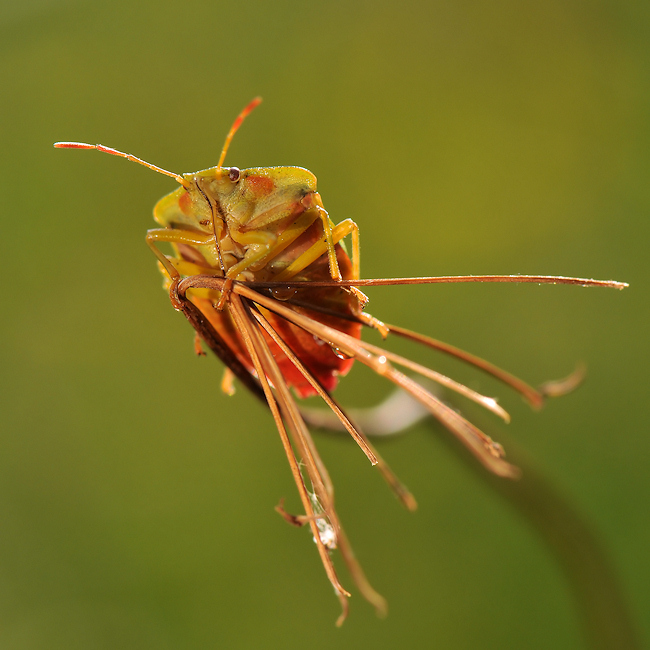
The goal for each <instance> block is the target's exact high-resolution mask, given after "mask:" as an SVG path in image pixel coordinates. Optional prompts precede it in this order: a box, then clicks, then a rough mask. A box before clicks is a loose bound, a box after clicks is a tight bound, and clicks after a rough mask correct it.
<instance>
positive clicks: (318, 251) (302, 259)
mask: <svg viewBox="0 0 650 650" xmlns="http://www.w3.org/2000/svg"><path fill="white" fill-rule="evenodd" d="M350 233H352V274H353V276H354V277H353V279H354V280H356V279H358V278H359V226H357V224H356V223H354V221H352V219H345V221H341V223H339V224H338V225H337V226H336V227H335V228H334V229H333V230H332V242H333V246H336V244H338V243H339V242H340V241H341V240H342V239H343V238H344V237H346V236H347V235H349V234H350ZM355 242H356V243H355ZM324 253H328V254H329V247H328V244H327V241H326V240H324V239H320V240H319V241H317V242H316V243H315V244H313V245H312V246H310V247H309V248H308V249H307V250H306V251H305V252H304V253H303V254H302V255H300V256H298V257H297V258H296V259H295V260H294V261H293V262H292V263H291V264H289V266H287V268H286V269H284V271H282V272H281V273H279V274H278V275H277V276H275V277H274V278H273V279H274V280H275V281H278V282H282V281H283V280H290V279H291V278H292V277H293V276H294V275H296V274H297V273H300V271H302V270H303V269H304V268H306V267H308V266H309V265H310V264H311V263H312V262H315V261H316V260H317V259H318V258H319V257H320V256H321V255H323V254H324ZM330 267H331V265H330ZM337 268H338V264H337ZM333 279H335V280H336V278H333ZM339 279H340V278H339Z"/></svg>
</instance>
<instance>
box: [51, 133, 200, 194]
mask: <svg viewBox="0 0 650 650" xmlns="http://www.w3.org/2000/svg"><path fill="white" fill-rule="evenodd" d="M54 147H55V148H56V149H96V150H97V151H101V152H102V153H110V154H112V155H113V156H119V157H120V158H126V159H127V160H130V161H131V162H135V163H138V164H139V165H144V166H145V167H148V168H149V169H153V171H155V172H158V173H159V174H164V175H165V176H169V177H170V178H173V179H175V180H176V181H178V182H179V183H180V184H181V185H182V186H183V187H184V188H185V189H188V188H189V183H188V181H186V180H185V179H184V178H183V177H182V176H180V175H179V174H175V173H174V172H168V171H167V170H166V169H163V168H162V167H158V165H152V164H151V163H148V162H147V161H146V160H142V158H136V156H133V155H132V154H130V153H124V152H123V151H118V150H117V149H112V148H111V147H105V146H104V145H103V144H86V143H85V142H55V143H54Z"/></svg>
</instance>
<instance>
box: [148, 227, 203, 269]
mask: <svg viewBox="0 0 650 650" xmlns="http://www.w3.org/2000/svg"><path fill="white" fill-rule="evenodd" d="M212 240H213V237H212V235H201V234H199V233H196V232H192V231H190V230H171V229H169V228H154V229H152V230H148V231H147V236H146V242H147V246H149V248H151V250H152V251H153V253H154V255H155V256H156V257H157V258H158V259H159V260H160V263H161V264H162V265H163V266H164V267H165V270H166V271H167V274H168V275H169V277H170V279H171V280H178V279H179V278H180V274H179V272H178V271H177V269H176V267H175V266H174V264H173V262H172V261H171V260H170V259H169V258H168V257H167V256H166V255H165V254H164V253H163V252H162V251H161V250H160V249H159V248H158V246H156V243H157V242H170V243H173V244H190V245H193V246H200V245H203V244H210V243H211V242H212Z"/></svg>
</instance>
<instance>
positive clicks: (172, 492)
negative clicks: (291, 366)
mask: <svg viewBox="0 0 650 650" xmlns="http://www.w3.org/2000/svg"><path fill="white" fill-rule="evenodd" d="M649 6H650V5H648V3H647V2H646V1H643V0H639V1H637V2H635V1H632V0H623V1H620V0H602V1H592V2H585V1H581V0H569V1H561V0H551V1H547V2H543V3H519V2H516V1H514V0H497V1H496V2H474V3H471V2H470V3H458V2H453V1H451V0H443V1H435V2H423V1H421V2H417V1H415V0H406V1H404V2H399V3H398V2H387V1H383V0H373V1H372V2H370V1H359V2H348V1H342V0H330V1H329V2H296V1H295V0H279V1H276V2H272V3H271V2H262V1H259V0H250V1H249V2H225V1H221V2H199V1H190V2H187V3H178V2H170V1H168V0H158V1H157V2H150V1H147V2H138V1H137V0H136V2H122V1H121V0H117V1H115V2H112V3H106V4H103V3H94V2H92V3H91V2H82V1H74V0H67V1H66V0H28V1H27V0H24V1H23V2H21V3H8V2H6V3H3V4H2V5H1V6H0V52H1V58H0V66H1V67H0V80H1V89H2V90H1V92H0V151H1V158H0V164H1V165H2V169H1V173H0V178H1V180H0V183H1V184H2V197H3V198H2V212H1V215H2V216H1V217H0V218H1V223H2V239H3V251H4V253H3V254H4V258H3V259H4V262H3V270H4V274H3V275H4V282H3V285H4V292H3V293H4V297H3V300H2V305H1V307H0V309H1V321H0V325H1V328H2V329H1V331H0V336H1V340H2V345H1V347H0V382H1V383H0V390H1V393H0V418H1V420H0V422H1V427H2V431H1V435H0V647H1V648H7V649H11V650H23V649H25V650H27V649H30V650H31V649H41V648H43V649H50V648H56V649H58V648H66V649H70V648H83V649H90V648H102V649H103V648H106V649H109V648H117V647H120V648H157V649H167V648H174V649H176V648H184V649H185V648H187V649H195V648H263V647H274V648H298V647H300V648H302V647H312V648H331V647H337V648H361V647H376V648H394V647H438V648H550V647H553V648H581V647H585V646H584V645H583V641H582V637H581V631H580V625H579V621H578V617H577V614H576V605H575V601H574V600H573V598H572V596H571V592H570V588H569V585H568V582H567V579H566V577H565V575H564V574H563V573H562V571H561V570H560V568H559V566H558V564H557V562H556V561H555V560H554V559H553V557H552V556H551V554H550V553H549V551H548V549H547V547H546V546H545V545H544V543H543V542H542V540H541V538H540V536H539V535H538V534H537V533H536V532H535V531H534V530H533V529H532V528H531V527H530V525H529V523H528V521H527V520H526V518H525V517H523V516H522V515H521V514H519V513H518V512H517V511H516V510H515V509H513V508H512V506H510V505H508V503H507V502H506V501H505V500H504V499H503V497H502V496H501V495H500V494H499V493H498V492H497V491H495V490H494V489H492V487H490V485H489V484H486V483H485V482H484V481H483V480H481V478H480V476H479V475H478V474H477V473H476V472H475V471H474V469H473V468H472V467H471V466H468V465H466V464H465V463H464V462H463V460H462V458H461V457H460V456H458V455H457V454H455V453H454V452H453V451H452V450H451V449H450V448H449V447H448V445H446V444H445V442H444V438H445V436H446V434H444V433H443V432H441V431H440V430H439V429H438V428H437V427H435V426H432V425H430V424H428V423H425V424H423V425H421V426H419V427H416V428H415V429H414V430H412V431H411V432H409V434H408V435H406V436H403V437H401V438H399V439H395V440H393V441H390V442H385V443H382V444H381V445H380V450H381V452H382V454H383V455H384V456H385V457H386V458H387V459H388V460H389V462H390V463H391V464H392V466H393V468H394V469H395V471H396V472H397V473H398V474H399V475H400V477H401V478H402V479H403V480H404V481H405V482H406V483H407V484H408V485H409V486H410V488H411V489H412V490H413V492H414V493H415V495H416V496H417V498H418V501H419V505H420V508H419V510H418V512H417V513H415V514H409V513H407V512H405V511H403V510H402V509H400V507H399V506H398V504H397V503H396V502H395V500H394V499H393V497H392V496H391V495H390V493H389V492H388V490H386V488H385V487H384V486H383V485H382V482H381V480H380V478H379V476H378V475H377V473H376V472H374V471H373V470H372V468H371V467H370V466H369V465H368V463H367V462H366V461H365V459H364V457H363V456H362V454H361V453H360V451H359V450H358V449H357V448H355V446H354V444H352V443H350V442H349V441H347V440H344V439H343V438H337V437H332V436H327V435H319V436H318V437H317V443H318V445H319V448H320V449H321V451H322V454H323V456H324V458H325V461H326V462H327V464H328V466H329V468H330V471H331V473H332V476H333V479H334V481H335V484H336V487H337V501H338V505H339V510H340V514H341V517H342V519H343V521H344V522H345V523H346V524H347V529H348V533H349V535H350V537H351V539H352V541H353V544H354V546H355V549H356V551H357V554H358V557H359V558H360V560H361V562H362V563H363V565H364V567H365V568H366V571H367V573H368V575H369V577H370V579H371V581H372V582H373V584H374V585H375V586H376V587H377V589H378V590H379V591H380V592H381V593H383V594H384V595H385V596H386V597H387V598H388V600H389V603H390V608H391V611H390V614H389V616H388V618H387V619H385V620H378V619H377V618H376V617H375V615H374V612H373V611H372V609H371V608H370V607H369V606H368V605H367V604H366V603H365V602H364V601H363V600H362V599H361V597H360V596H359V595H358V593H357V592H354V596H353V599H352V601H351V610H352V611H351V617H350V619H349V620H348V621H347V623H346V624H345V625H344V627H343V628H342V629H336V628H335V627H334V625H333V624H334V620H335V618H336V616H337V615H338V606H337V602H336V600H335V598H333V596H332V593H331V587H330V586H329V584H328V583H327V580H326V579H325V576H324V574H323V571H322V568H321V567H320V565H319V560H318V557H317V554H316V552H315V549H314V548H313V544H312V542H311V541H310V535H309V533H308V532H307V531H297V530H295V529H293V528H290V527H289V526H287V525H286V524H284V523H283V522H282V521H281V520H280V518H279V517H278V516H277V515H276V514H275V513H274V511H273V506H274V505H275V504H276V503H277V502H278V500H279V498H280V497H283V496H285V497H287V499H288V501H287V503H288V506H289V507H290V508H291V509H294V510H297V509H298V499H297V497H296V495H295V488H294V487H293V485H292V480H291V476H290V473H289V470H288V467H287V465H286V461H285V459H284V458H283V452H282V449H281V446H280V443H279V440H278V437H277V434H276V433H275V432H274V428H273V423H272V421H271V418H270V416H269V414H268V413H267V412H266V411H265V410H264V409H263V408H262V406H261V405H259V404H258V403H257V402H256V401H255V400H254V399H253V398H252V397H251V396H249V395H247V394H246V393H245V392H244V391H243V390H240V391H239V392H238V394H237V395H236V396H235V397H234V398H227V397H225V396H224V395H222V394H221V392H220V390H219V381H220V375H221V369H220V364H219V363H218V362H217V361H216V360H215V359H212V358H208V359H197V358H196V357H195V356H194V355H193V354H192V336H191V331H190V328H189V326H188V324H187V323H186V322H185V321H184V319H183V317H182V315H180V314H177V313H175V312H174V311H173V310H172V308H171V307H170V305H169V301H168V300H167V298H166V297H165V294H164V293H163V292H162V291H161V288H160V283H161V281H160V277H159V274H158V271H157V270H156V266H155V263H154V260H153V258H152V255H151V254H150V252H149V251H148V250H147V248H146V246H145V244H144V232H145V230H146V229H147V228H148V227H151V225H152V220H151V209H152V206H153V204H154V202H155V201H156V200H157V199H158V198H159V197H160V196H161V195H163V194H164V193H166V192H168V191H171V190H172V189H173V188H174V183H173V181H171V180H170V179H167V178H165V177H163V176H159V175H156V174H153V173H151V172H149V171H147V170H145V169H142V168H139V167H137V166H135V165H132V164H128V163H126V162H125V161H122V160H118V159H115V158H111V157H109V156H103V155H99V154H97V153H95V152H72V151H58V150H55V149H53V148H52V146H51V145H52V143H53V142H54V141H56V140H81V141H89V142H102V143H104V144H106V145H109V146H113V147H116V148H119V149H122V150H126V151H129V152H133V153H134V154H136V155H138V156H141V157H143V158H145V159H147V160H150V161H152V162H154V163H156V164H158V165H161V166H163V167H166V168H168V169H172V170H174V171H176V172H186V171H192V170H196V169H202V168H205V167H209V166H212V165H214V164H216V161H217V158H218V154H219V151H220V148H221V145H222V142H223V137H224V135H225V133H226V131H227V129H228V127H229V126H230V123H231V121H232V119H233V118H234V116H235V115H236V114H237V112H238V111H239V110H240V109H241V108H242V107H243V106H244V105H245V104H246V103H247V102H248V101H249V100H250V99H251V98H252V97H254V96H255V95H258V94H259V95H262V96H263V97H264V100H265V101H264V104H263V105H262V106H261V107H260V108H259V109H258V110H257V111H256V112H255V113H254V114H253V115H252V116H251V117H250V118H249V120H248V121H247V122H246V124H245V126H244V128H243V129H242V130H241V131H240V133H239V134H238V136H237V138H236V139H235V141H234V143H233V146H232V149H231V152H230V154H229V157H228V160H229V162H230V163H231V164H235V165H238V166H240V167H246V166H253V165H301V166H304V167H307V168H309V169H311V170H312V171H313V172H314V173H315V174H316V175H317V176H318V178H319V189H320V191H321V194H322V196H323V200H324V202H325V205H326V207H327V208H328V210H329V211H330V213H331V215H332V217H333V219H334V220H335V221H340V220H342V219H344V218H347V217H351V218H353V219H355V220H356V221H357V222H358V224H359V225H360V228H361V233H362V264H363V275H364V277H385V276H411V275H443V274H444V275H446V274H465V273H477V274H480V273H531V274H538V273H544V274H562V275H578V276H588V277H598V278H603V279H610V278H615V279H619V280H625V281H628V282H629V283H630V284H631V288H630V289H628V290H626V291H624V292H622V293H619V292H616V291H609V290H595V289H589V290H588V289H581V288H577V287H552V286H542V287H539V286H535V285H517V286H515V285H503V286H496V285H454V286H452V285H439V286H424V287H387V288H377V289H373V290H371V291H369V293H370V296H371V303H370V305H369V308H368V309H369V311H370V312H371V313H373V314H375V315H377V316H379V317H383V318H385V319H386V320H390V321H393V322H398V323H400V324H403V325H405V326H407V327H411V328H413V329H416V330H418V331H422V332H425V333H428V334H431V335H432V336H435V337H437V338H440V339H442V340H445V341H448V342H450V343H452V344H454V345H457V346H460V347H463V348H466V349H468V350H470V351H472V352H474V353H476V354H479V355H482V356H484V357H486V358H488V359H490V360H491V361H493V362H495V363H498V364H499V365H501V366H503V367H505V368H507V369H509V370H510V371H512V372H514V373H517V374H519V375H521V376H523V377H524V378H525V379H527V380H529V381H530V382H532V383H534V384H537V383H540V382H542V381H544V380H548V379H551V378H557V377H560V376H563V375H565V374H567V373H569V372H570V371H571V370H572V369H573V367H574V365H575V363H576V362H577V361H578V360H584V361H585V362H587V364H588V367H589V375H588V379H587V381H586V383H585V385H584V386H583V387H582V388H581V389H580V390H579V391H577V392H576V393H575V394H572V395H570V396H567V397H565V398H563V399H561V400H557V401H553V402H552V403H549V404H548V406H547V408H546V409H545V410H544V411H543V412H541V413H532V412H531V411H530V410H529V409H528V408H527V407H526V406H525V405H524V404H523V403H522V402H521V400H520V399H519V398H518V397H517V396H516V395H513V394H512V393H511V392H510V391H509V390H507V389H505V388H501V387H499V386H497V385H496V384H495V383H494V382H492V381H490V380H488V379H486V378H485V377H483V376H479V374H478V373H476V372H473V371H471V370H469V369H466V368H464V367H460V366H459V364H457V363H454V362H453V361H451V360H449V359H445V358H442V357H441V356H440V355H435V354H434V353H432V352H427V351H422V350H419V349H417V348H415V347H413V346H409V345H401V344H399V343H400V342H397V344H396V345H395V349H398V350H401V351H405V352H408V353H409V354H410V355H412V356H415V357H417V358H418V359H419V360H421V361H422V362H424V363H427V364H430V365H432V366H434V367H436V368H437V369H440V370H442V371H449V372H452V373H453V374H454V376H455V377H457V378H459V379H461V380H464V381H467V382H468V383H469V384H470V385H471V386H472V387H474V388H477V389H479V390H483V391H486V392H488V393H489V394H499V395H501V396H502V400H501V403H502V404H503V405H504V406H505V407H506V408H508V409H509V410H510V411H511V413H512V415H513V422H512V423H511V424H510V425H509V426H508V427H505V426H502V425H501V424H500V423H498V422H497V421H496V419H493V418H490V417H487V416H484V415H482V414H478V413H476V412H475V411H474V410H471V409H468V410H467V412H468V413H469V414H471V415H472V417H474V418H475V419H476V421H477V422H479V423H480V424H481V426H483V427H485V428H486V429H487V430H488V432H489V433H490V434H491V435H493V437H495V438H496V439H497V440H500V441H502V442H504V443H505V444H506V446H507V447H508V446H509V445H510V448H511V449H512V448H514V445H515V444H516V446H517V447H519V448H521V449H523V450H525V453H526V455H527V457H528V458H530V459H533V460H532V461H531V462H534V464H535V466H536V467H537V468H538V470H539V471H541V472H542V473H543V474H544V475H545V476H546V477H547V478H548V480H549V481H550V482H551V483H552V484H553V485H554V486H555V489H556V490H557V491H558V492H559V493H561V494H562V495H564V498H565V499H567V500H568V501H570V502H571V503H572V504H573V507H574V508H575V509H576V511H577V512H579V513H580V515H581V517H582V518H583V519H584V520H585V521H587V522H589V523H590V526H591V527H592V530H593V531H594V532H595V534H596V535H597V536H598V538H599V539H600V543H601V544H602V546H603V547H604V548H606V549H607V553H608V556H609V558H610V562H611V564H612V566H613V569H614V571H615V572H616V574H617V576H618V580H619V581H620V584H621V588H622V591H623V593H624V599H625V601H626V602H627V604H628V605H629V608H630V611H631V616H632V617H633V619H634V621H635V625H636V626H637V629H638V630H639V631H640V634H641V638H642V639H645V640H647V639H648V638H650V615H649V613H648V606H649V602H650V560H649V559H648V548H649V547H650V519H649V517H648V505H649V494H650V472H648V461H649V460H650V435H649V434H648V413H647V406H646V400H647V392H648V391H647V386H648V379H647V373H648V360H649V355H648V322H649V320H650V313H649V309H648V305H649V302H648V297H647V296H648V288H649V281H650V273H649V272H648V270H649V263H648V241H649V236H650V228H649V221H648V213H649V208H650V182H649V181H648V172H649V170H650V165H649V153H648V152H649V150H650V149H649V144H650V142H649V137H648V136H649V133H650V130H649V126H648V125H649V118H650V111H649V107H650V103H649V100H650V81H649V74H648V70H649V69H650V68H649V65H650V57H649V46H648V43H649V42H650V30H649V29H648V27H649V24H650V11H649ZM387 393H388V388H387V387H386V386H385V385H384V384H383V383H382V381H381V380H380V379H378V378H376V377H373V376H371V375H370V374H369V373H368V372H365V371H364V369H360V368H359V369H355V370H354V371H353V373H352V374H351V376H349V377H348V378H347V379H345V380H344V381H343V382H342V384H341V386H340V388H339V390H338V393H337V394H338V395H339V397H340V399H341V401H343V402H344V403H345V404H348V405H371V404H373V403H375V402H377V401H378V400H379V399H380V398H381V397H382V396H384V395H386V394H387ZM458 406H459V407H463V408H464V409H465V408H466V405H465V404H463V403H461V402H458ZM565 532H566V535H570V534H571V531H570V530H567V531H565ZM342 578H343V581H344V583H345V584H346V585H350V581H349V579H348V577H347V575H346V574H345V573H344V571H342Z"/></svg>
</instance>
